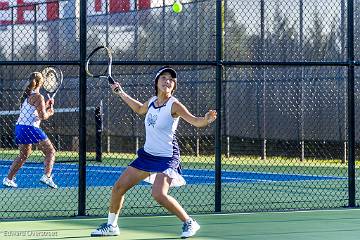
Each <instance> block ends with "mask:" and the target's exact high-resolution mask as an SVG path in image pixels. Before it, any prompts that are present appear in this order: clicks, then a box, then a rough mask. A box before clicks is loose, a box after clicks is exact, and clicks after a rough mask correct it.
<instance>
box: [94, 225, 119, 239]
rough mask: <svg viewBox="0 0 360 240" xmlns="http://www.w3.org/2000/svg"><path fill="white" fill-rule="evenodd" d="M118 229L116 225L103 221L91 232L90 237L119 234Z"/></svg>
mask: <svg viewBox="0 0 360 240" xmlns="http://www.w3.org/2000/svg"><path fill="white" fill-rule="evenodd" d="M119 235H120V229H119V227H118V226H115V227H114V226H113V225H111V224H107V223H103V224H101V225H100V226H99V227H98V228H97V229H96V230H95V231H92V232H91V237H105V236H119Z"/></svg>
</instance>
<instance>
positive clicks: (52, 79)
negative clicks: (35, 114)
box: [43, 69, 61, 93]
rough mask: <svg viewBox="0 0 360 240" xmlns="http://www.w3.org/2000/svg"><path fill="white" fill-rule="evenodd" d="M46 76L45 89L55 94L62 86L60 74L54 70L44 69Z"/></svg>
mask: <svg viewBox="0 0 360 240" xmlns="http://www.w3.org/2000/svg"><path fill="white" fill-rule="evenodd" d="M43 76H44V85H43V87H44V89H45V90H46V91H47V92H50V93H53V92H55V91H56V90H57V89H58V88H59V86H60V84H61V83H60V79H59V76H58V74H57V73H56V71H55V70H54V69H44V70H43Z"/></svg>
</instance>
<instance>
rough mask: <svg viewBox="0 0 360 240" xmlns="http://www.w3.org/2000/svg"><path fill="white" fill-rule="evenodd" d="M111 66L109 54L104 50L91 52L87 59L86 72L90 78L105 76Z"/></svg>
mask: <svg viewBox="0 0 360 240" xmlns="http://www.w3.org/2000/svg"><path fill="white" fill-rule="evenodd" d="M110 64H111V53H109V50H107V49H106V48H100V49H98V50H96V51H95V52H93V53H92V54H91V56H90V57H89V59H88V63H87V72H88V74H89V75H92V76H107V75H108V73H109V69H110Z"/></svg>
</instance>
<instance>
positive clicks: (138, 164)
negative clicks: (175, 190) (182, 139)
mask: <svg viewBox="0 0 360 240" xmlns="http://www.w3.org/2000/svg"><path fill="white" fill-rule="evenodd" d="M137 154H138V157H137V158H136V159H135V160H134V161H133V162H131V163H130V164H129V166H131V167H134V168H136V169H139V170H142V171H145V172H149V173H150V175H149V177H147V178H146V179H144V181H145V182H148V183H151V184H153V183H154V181H155V177H156V174H157V173H164V174H165V175H167V176H169V177H170V178H171V179H172V181H171V185H170V187H179V186H182V185H185V184H186V181H185V179H184V178H183V176H181V165H180V158H179V155H174V156H173V157H158V156H154V155H151V154H149V153H147V152H145V150H144V149H143V148H140V149H139V150H138V151H137Z"/></svg>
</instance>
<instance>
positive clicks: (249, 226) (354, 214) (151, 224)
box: [0, 209, 360, 240]
mask: <svg viewBox="0 0 360 240" xmlns="http://www.w3.org/2000/svg"><path fill="white" fill-rule="evenodd" d="M195 218H196V219H197V220H198V222H199V223H200V224H201V229H200V230H199V232H198V234H197V235H196V237H194V238H192V239H208V240H215V239H217V240H218V239H238V240H260V239H261V240H264V239H266V240H275V239H276V240H283V239H284V240H285V239H286V240H288V239H306V240H309V239H319V240H322V239H324V240H325V239H326V240H332V239H334V240H335V239H336V240H338V239H346V240H353V239H354V240H355V239H359V236H360V211H359V210H357V209H346V210H329V211H327V210H322V211H305V212H275V213H274V212H273V213H251V214H228V215H227V214H219V215H214V214H210V215H197V216H195ZM105 221H106V219H105V218H64V219H57V220H36V221H7V222H1V223H0V229H1V230H0V238H1V239H90V237H89V234H90V232H91V231H92V230H93V229H94V228H96V227H97V226H98V225H99V224H100V223H102V222H105ZM119 225H120V228H121V235H120V236H119V237H111V238H110V237H108V238H105V239H129V240H130V239H133V240H135V239H136V240H145V239H149V240H150V239H151V240H154V239H178V238H179V234H180V231H181V224H180V222H179V221H178V220H177V219H176V218H175V217H173V216H148V217H124V218H120V220H119ZM91 239H95V238H91ZM101 239H104V238H101Z"/></svg>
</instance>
